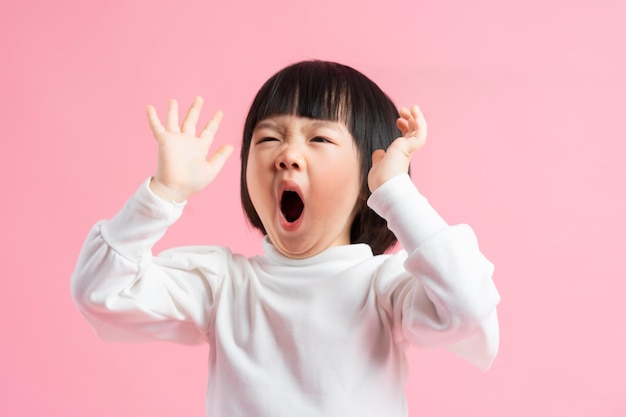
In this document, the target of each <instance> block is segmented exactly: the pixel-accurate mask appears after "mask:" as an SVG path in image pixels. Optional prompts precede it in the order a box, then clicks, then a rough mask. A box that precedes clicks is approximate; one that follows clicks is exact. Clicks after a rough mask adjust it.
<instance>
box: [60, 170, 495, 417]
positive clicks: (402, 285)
mask: <svg viewBox="0 0 626 417" xmlns="http://www.w3.org/2000/svg"><path fill="white" fill-rule="evenodd" d="M368 204H369V205H370V207H372V208H373V209H374V210H376V211H377V213H379V214H380V215H381V216H383V217H384V218H385V219H386V220H387V221H388V224H389V227H390V229H391V230H392V231H394V233H396V236H398V238H399V240H400V242H401V244H402V245H403V247H404V248H405V249H406V250H403V251H401V252H399V253H397V254H394V255H379V256H373V255H372V252H371V249H370V248H369V246H367V245H365V244H355V245H348V246H339V247H332V248H329V249H327V250H326V251H324V252H322V253H320V254H319V255H316V256H314V257H311V258H308V259H303V260H294V259H289V258H286V257H284V256H282V255H281V254H280V253H278V252H277V251H276V250H275V249H274V247H273V246H272V245H271V244H270V243H269V242H268V241H267V240H265V241H264V243H263V249H264V252H265V254H264V255H262V256H255V257H252V258H250V259H247V258H245V257H243V256H240V255H236V254H233V253H231V252H230V251H229V250H228V249H226V248H223V247H218V246H210V247H204V246H201V247H184V248H177V249H172V250H168V251H165V252H163V253H161V254H160V255H158V256H153V255H152V254H151V248H152V246H153V245H154V243H155V242H157V241H158V239H159V238H160V237H161V236H162V235H163V234H164V233H165V230H166V229H167V227H168V226H170V225H171V224H172V223H173V222H175V221H176V219H177V218H178V217H179V216H180V215H181V213H182V210H183V206H184V204H175V203H168V202H165V201H163V200H161V199H159V198H158V197H156V196H155V195H153V194H152V193H151V192H150V190H149V187H148V182H146V183H144V184H143V185H142V187H141V188H140V189H139V190H138V192H137V193H136V194H135V195H133V196H132V197H131V198H130V200H129V201H128V202H127V203H126V205H125V206H124V208H123V209H122V210H121V211H120V212H119V213H118V214H117V215H116V216H115V217H114V218H113V219H111V220H109V221H101V222H99V223H97V224H96V225H95V226H94V228H93V229H92V231H91V232H90V234H89V236H88V238H87V241H86V242H85V245H84V247H83V249H82V251H81V254H80V257H79V259H78V262H77V266H76V270H75V272H74V275H73V277H72V293H73V296H74V299H75V301H76V303H77V305H78V307H79V309H80V311H81V312H82V313H83V314H84V316H85V317H86V318H87V320H89V322H90V323H91V324H92V325H93V327H94V328H95V329H96V330H97V331H98V333H99V334H100V335H101V336H102V337H103V338H107V339H115V340H137V339H146V338H147V339H162V340H170V341H174V342H179V343H185V344H190V343H201V342H208V343H209V344H210V346H211V349H210V369H209V389H208V393H207V399H206V407H207V415H208V416H212V417H218V416H219V417H222V416H224V417H226V416H228V417H237V416H242V417H243V416H246V417H248V416H272V417H277V416H289V417H292V416H299V417H305V416H343V417H345V416H359V417H364V416H377V417H379V416H387V417H396V416H397V417H399V416H406V415H408V414H407V409H406V400H405V396H404V384H405V379H406V374H407V370H408V367H407V363H406V358H405V348H406V347H407V346H408V345H410V344H412V345H416V346H420V347H434V346H441V347H447V348H449V349H450V350H452V351H454V352H455V353H457V354H459V355H460V356H462V357H464V358H466V359H467V360H469V361H470V362H472V363H474V364H475V365H476V366H478V367H479V368H481V369H484V370H486V369H488V368H489V366H490V364H491V362H492V361H493V359H494V357H495V355H496V352H497V349H498V340H499V336H498V322H497V315H496V305H497V304H498V302H499V299H500V298H499V295H498V292H497V290H496V288H495V286H494V284H493V281H492V273H493V266H492V264H491V263H490V262H489V261H488V260H487V259H486V258H485V257H484V256H483V255H482V254H481V252H480V251H479V248H478V244H477V241H476V238H475V236H474V233H473V232H472V230H471V229H470V228H469V227H468V226H466V225H458V226H448V225H447V224H446V223H445V222H444V221H443V219H441V217H439V215H438V214H437V213H436V212H435V211H434V210H433V209H432V207H431V206H430V205H429V203H428V202H427V200H426V199H425V198H424V197H423V196H421V195H420V194H419V192H418V191H417V189H416V188H415V187H414V185H413V183H412V182H411V180H410V178H409V177H408V175H402V176H398V177H394V178H392V179H391V180H390V181H388V182H387V183H385V184H384V185H383V186H382V187H380V188H379V189H378V190H377V191H376V192H375V193H374V194H373V195H372V196H371V198H370V200H369V201H368ZM407 253H408V256H407Z"/></svg>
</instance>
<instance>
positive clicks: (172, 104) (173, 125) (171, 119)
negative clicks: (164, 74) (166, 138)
mask: <svg viewBox="0 0 626 417" xmlns="http://www.w3.org/2000/svg"><path fill="white" fill-rule="evenodd" d="M165 129H166V130H167V131H168V132H180V127H178V102H177V101H176V100H175V99H170V101H169V103H168V106H167V117H166V119H165Z"/></svg>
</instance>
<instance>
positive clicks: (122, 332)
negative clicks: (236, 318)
mask: <svg viewBox="0 0 626 417" xmlns="http://www.w3.org/2000/svg"><path fill="white" fill-rule="evenodd" d="M200 106H201V99H199V98H198V99H196V100H195V101H194V104H193V105H192V107H191V109H190V110H189V112H188V113H187V116H186V118H185V120H184V121H183V123H182V125H181V127H180V128H179V127H178V124H177V120H176V119H177V116H176V112H177V108H176V107H177V105H176V102H175V101H171V102H170V106H169V110H168V116H167V119H166V124H165V127H163V126H162V125H161V123H160V121H159V119H158V118H157V116H156V113H155V111H154V108H152V107H151V106H150V107H148V117H149V121H150V126H151V128H152V130H153V132H154V135H155V137H156V139H157V142H158V144H159V164H158V170H157V175H156V176H155V177H154V178H152V179H151V180H147V181H146V182H145V183H144V184H143V185H142V186H141V187H140V188H139V190H138V191H137V192H136V193H135V194H134V195H133V196H131V198H130V199H129V200H128V201H127V202H126V204H125V205H124V207H123V208H122V210H120V212H118V213H117V214H116V215H115V216H114V217H113V218H112V219H110V220H105V221H101V222H98V223H97V224H96V225H95V226H94V227H93V228H92V230H91V232H90V233H89V235H88V237H87V239H86V241H85V244H84V245H83V248H82V250H81V252H80V255H79V258H78V261H77V264H76V268H75V270H74V274H73V276H72V282H71V288H72V295H73V297H74V300H75V302H76V304H77V306H78V307H79V309H80V311H81V312H82V313H83V315H84V316H85V317H86V318H87V319H88V320H89V322H90V323H91V324H92V325H93V326H94V328H95V329H96V330H97V331H98V333H99V334H100V335H101V336H102V337H104V338H108V339H123V340H132V339H143V338H146V337H147V338H157V339H166V340H172V341H177V342H181V343H197V342H202V341H203V340H206V336H207V332H206V330H207V326H208V325H209V320H210V311H211V307H212V305H213V301H214V299H215V297H214V291H216V290H217V288H218V287H219V284H220V282H221V281H220V279H221V275H222V273H223V271H225V270H226V269H227V268H226V266H225V265H226V263H230V262H232V256H231V255H230V253H229V252H227V251H226V250H224V249H221V248H181V249H175V250H170V251H167V252H164V253H162V254H160V255H159V256H158V257H153V256H152V252H151V249H152V247H153V245H154V244H155V243H156V242H157V241H158V240H159V239H160V238H161V237H162V236H163V234H164V233H165V231H166V229H167V228H168V227H169V226H170V225H171V224H173V223H174V222H175V221H176V220H177V219H178V218H179V216H180V215H181V214H182V210H183V207H184V203H183V202H181V201H183V200H185V199H186V198H187V197H189V196H190V195H191V194H193V193H194V192H197V191H199V190H200V189H202V188H203V187H205V186H206V185H207V184H208V183H210V182H211V181H212V180H213V178H215V176H216V175H217V173H218V172H219V170H220V169H221V167H222V166H223V164H224V162H225V160H226V157H227V156H228V155H229V154H230V153H231V152H232V148H230V147H222V148H221V149H220V150H218V151H217V152H216V154H215V155H214V156H213V157H212V158H211V159H209V161H207V160H206V155H207V153H208V150H209V146H210V144H211V141H212V139H213V136H214V134H215V132H216V130H217V126H218V124H219V121H220V119H221V114H220V113H219V112H218V113H216V115H214V116H213V118H212V119H211V121H210V122H209V123H208V125H207V127H206V128H205V129H204V130H203V131H202V132H201V133H200V135H199V136H198V137H196V136H195V133H194V131H195V124H196V120H197V117H198V112H199V111H200ZM152 189H153V190H154V192H153V191H152Z"/></svg>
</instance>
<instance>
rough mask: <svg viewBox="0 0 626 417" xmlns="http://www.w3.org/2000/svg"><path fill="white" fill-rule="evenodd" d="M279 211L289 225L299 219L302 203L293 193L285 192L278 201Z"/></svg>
mask: <svg viewBox="0 0 626 417" xmlns="http://www.w3.org/2000/svg"><path fill="white" fill-rule="evenodd" d="M280 209H281V211H282V212H283V215H284V216H285V219H286V220H287V221H288V222H289V223H293V222H295V221H296V220H298V219H299V218H300V216H301V215H302V211H303V210H304V203H303V202H302V200H301V199H300V196H299V195H298V193H296V192H295V191H285V192H284V193H283V196H282V198H281V200H280Z"/></svg>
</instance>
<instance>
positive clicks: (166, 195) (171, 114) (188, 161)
mask: <svg viewBox="0 0 626 417" xmlns="http://www.w3.org/2000/svg"><path fill="white" fill-rule="evenodd" d="M202 103H203V100H202V97H196V98H195V99H194V101H193V103H192V104H191V107H190V108H189V110H188V111H187V114H186V115H185V118H184V119H183V122H182V123H181V124H180V126H179V125H178V103H177V102H176V100H173V99H172V100H170V102H169V105H168V109H167V115H166V117H165V125H163V124H161V121H160V120H159V117H158V116H157V112H156V110H155V108H154V107H153V106H151V105H149V106H148V107H147V109H146V111H147V114H148V122H149V123H150V128H151V129H152V133H153V134H154V138H155V139H156V141H157V143H158V145H159V160H158V166H157V173H156V175H155V176H154V177H153V178H152V181H151V182H150V188H151V189H152V191H153V192H154V193H155V194H157V195H158V196H159V197H161V198H163V199H165V200H168V201H172V200H173V201H177V202H182V201H185V200H187V199H188V198H189V197H191V196H192V195H193V194H195V193H197V192H198V191H200V190H202V189H204V188H205V187H206V186H207V185H209V184H210V183H211V182H212V181H213V180H214V179H215V177H216V176H217V174H219V172H220V170H221V169H222V167H223V166H224V164H225V163H226V160H227V159H228V157H229V156H230V154H231V153H232V152H233V147H232V146H231V145H224V146H221V147H220V148H219V149H217V150H216V151H215V152H214V153H213V155H211V157H210V158H209V159H207V156H208V154H209V148H210V147H211V144H212V143H213V138H214V137H215V133H216V132H217V129H218V127H219V124H220V122H221V120H222V116H223V114H222V112H221V111H219V110H218V111H216V112H215V113H214V114H213V116H212V117H211V120H209V122H208V123H207V124H206V126H205V127H204V129H202V130H201V131H200V133H199V134H198V135H196V124H197V123H198V117H199V115H200V111H201V110H202Z"/></svg>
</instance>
